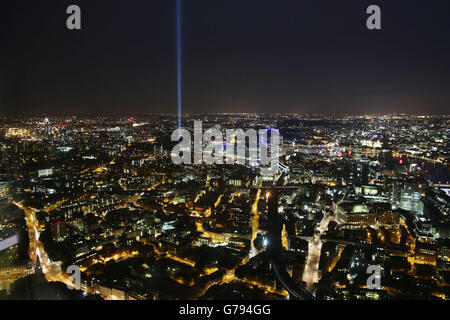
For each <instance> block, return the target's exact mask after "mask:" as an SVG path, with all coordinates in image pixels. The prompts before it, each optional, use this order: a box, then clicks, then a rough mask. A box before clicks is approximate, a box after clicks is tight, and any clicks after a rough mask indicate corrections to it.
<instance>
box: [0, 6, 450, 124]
mask: <svg viewBox="0 0 450 320" xmlns="http://www.w3.org/2000/svg"><path fill="white" fill-rule="evenodd" d="M7 2H8V3H7ZM70 4H77V5H79V6H80V7H81V10H82V30H80V31H70V30H68V29H67V28H66V19H67V17H68V15H67V14H66V8H67V6H68V5H70ZM370 4H377V5H379V6H380V7H381V10H382V30H377V31H370V30H368V29H367V28H366V18H367V14H366V8H367V6H368V5H370ZM0 11H1V16H0V19H1V20H0V27H1V31H0V35H1V37H0V40H1V46H0V59H1V60H0V61H1V65H0V112H2V113H14V114H19V115H20V114H38V115H39V114H86V113H89V114H93V113H95V114H112V113H115V114H130V113H134V114H145V113H152V112H167V113H176V112H177V69H176V65H177V64H176V61H177V56H176V52H177V51H176V2H175V0H105V1H103V0H86V1H84V0H83V1H81V0H71V1H66V0H54V1H50V0H42V1H21V0H15V1H2V5H1V8H0ZM182 52H183V53H182V64H183V69H182V73H183V78H182V87H183V99H182V101H183V112H185V113H200V112H208V113H215V112H296V113H300V114H303V113H312V112H316V113H318V112H333V113H358V114H361V113H386V112H413V113H446V114H448V110H449V105H450V1H448V0H433V1H430V0H420V1H419V0H418V1H414V0H395V1H394V0H389V1H380V0H371V1H365V0H340V1H337V0H327V1H325V0H270V1H269V0H182Z"/></svg>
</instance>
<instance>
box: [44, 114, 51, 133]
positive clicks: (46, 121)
mask: <svg viewBox="0 0 450 320" xmlns="http://www.w3.org/2000/svg"><path fill="white" fill-rule="evenodd" d="M44 124H45V133H46V134H50V133H51V132H50V120H49V119H48V117H45V123H44Z"/></svg>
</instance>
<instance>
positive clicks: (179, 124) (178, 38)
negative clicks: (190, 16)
mask: <svg viewBox="0 0 450 320" xmlns="http://www.w3.org/2000/svg"><path fill="white" fill-rule="evenodd" d="M176 1H177V95H178V128H179V129H181V92H182V90H181V75H182V73H181V0H176Z"/></svg>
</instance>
